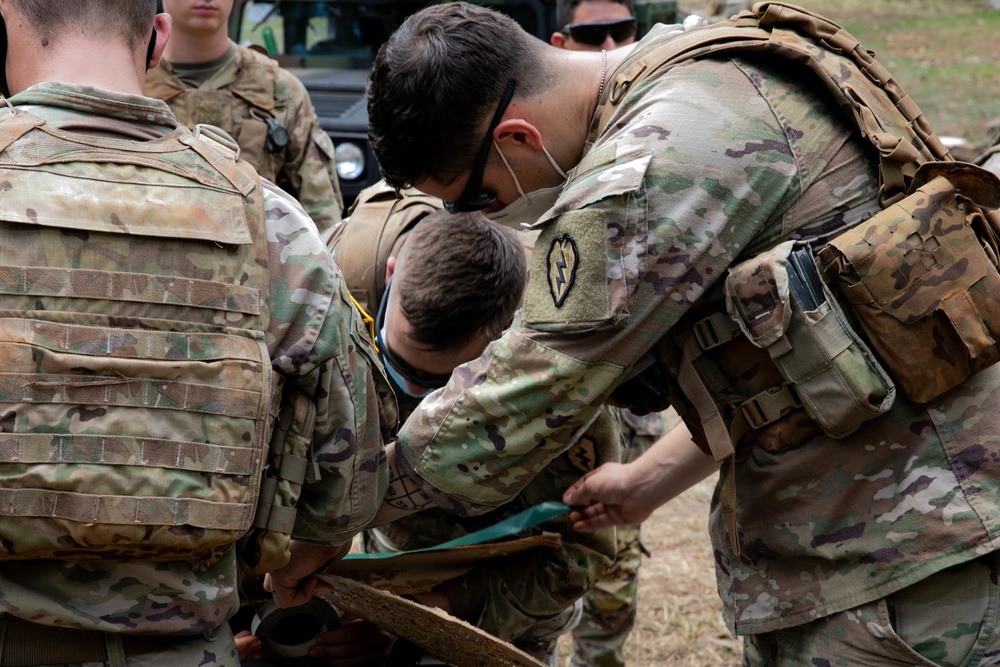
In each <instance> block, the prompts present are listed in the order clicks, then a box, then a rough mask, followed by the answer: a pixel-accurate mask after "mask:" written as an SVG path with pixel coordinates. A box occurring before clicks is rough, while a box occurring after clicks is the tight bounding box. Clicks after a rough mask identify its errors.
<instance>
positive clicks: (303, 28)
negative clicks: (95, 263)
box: [229, 0, 749, 206]
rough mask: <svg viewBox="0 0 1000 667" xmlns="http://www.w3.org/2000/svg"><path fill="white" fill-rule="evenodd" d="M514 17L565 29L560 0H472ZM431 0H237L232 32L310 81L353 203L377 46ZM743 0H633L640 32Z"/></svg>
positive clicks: (725, 10)
mask: <svg viewBox="0 0 1000 667" xmlns="http://www.w3.org/2000/svg"><path fill="white" fill-rule="evenodd" d="M472 1H474V2H477V3H478V4H482V5H486V6H489V7H493V8H495V9H497V10H499V11H501V12H504V13H505V14H507V15H509V16H511V17H512V18H513V19H514V20H516V21H517V22H518V23H520V24H521V26H522V27H524V29H525V30H527V31H528V32H530V33H531V34H533V35H535V36H536V37H538V38H539V39H541V40H544V41H546V42H548V41H549V37H550V35H551V34H552V33H553V32H555V31H557V30H559V29H560V27H561V26H557V25H556V3H555V0H472ZM427 4H428V2H427V0H419V1H417V2H412V1H408V0H402V1H390V0H337V1H334V2H329V1H320V0H267V1H262V0H237V2H236V6H235V8H234V11H233V14H232V17H231V19H230V25H229V34H230V36H231V37H232V38H233V40H234V41H236V42H238V43H240V44H244V45H252V44H253V45H257V46H258V47H259V48H261V49H263V50H265V51H266V52H267V53H268V54H270V55H271V56H272V57H273V58H275V60H277V61H278V63H279V64H280V65H281V66H282V67H285V68H286V69H289V70H291V71H292V72H293V73H294V74H295V75H296V76H298V77H299V78H300V79H301V80H302V82H303V83H304V84H305V86H306V89H307V90H308V91H309V96H310V98H311V99H312V103H313V106H314V107H315V108H316V114H317V115H318V116H319V120H320V124H321V125H322V127H323V129H324V130H326V132H327V133H328V134H329V135H330V137H331V138H332V139H333V144H334V146H335V147H336V158H337V173H338V176H339V177H340V183H341V187H342V189H343V192H344V198H345V200H346V203H347V205H348V206H349V205H350V204H351V202H353V201H354V198H355V197H356V196H357V195H358V193H359V192H360V191H361V190H363V189H364V188H366V187H368V186H369V185H371V184H372V183H374V182H375V181H377V180H378V179H379V177H380V176H379V172H378V166H377V165H376V164H375V158H374V156H373V155H372V152H371V148H370V147H369V145H368V110H367V107H366V99H365V84H366V82H367V79H368V72H369V70H370V68H371V65H372V61H373V60H374V58H375V54H376V53H377V52H378V49H379V47H380V46H381V45H382V43H383V42H385V41H386V40H387V39H388V38H389V35H390V34H392V31H393V30H395V29H396V28H397V27H398V26H399V25H400V24H401V23H402V22H403V21H404V20H405V19H406V17H408V16H410V15H411V14H413V13H414V12H417V11H419V10H420V9H421V8H422V7H424V6H425V5H427ZM748 4H749V3H748V2H745V1H742V0H700V1H699V0H690V1H689V2H685V1H684V0H681V2H680V8H678V1H677V0H635V11H636V17H637V18H638V20H639V34H640V35H642V34H643V33H644V32H645V30H647V29H648V28H649V26H651V25H653V24H655V23H675V22H679V21H681V20H683V18H684V17H685V16H687V15H688V14H691V13H697V14H699V15H701V16H707V17H726V16H729V15H731V14H734V13H736V12H738V11H739V10H740V9H742V8H744V7H745V6H747V5H748Z"/></svg>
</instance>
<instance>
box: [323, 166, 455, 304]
mask: <svg viewBox="0 0 1000 667" xmlns="http://www.w3.org/2000/svg"><path fill="white" fill-rule="evenodd" d="M441 208H443V204H442V203H441V200H440V199H437V198H436V197H430V196H428V195H425V194H423V193H421V192H419V191H417V190H413V189H409V190H404V191H402V192H396V190H395V189H394V188H392V187H390V186H389V185H387V184H386V183H385V182H384V181H380V182H379V183H376V184H375V185H373V186H372V187H370V188H367V189H366V190H365V191H364V192H362V193H361V195H359V197H358V199H357V201H356V202H355V204H354V206H353V207H352V209H351V215H350V217H348V218H347V219H346V220H345V221H344V222H343V223H342V225H340V226H339V227H338V228H337V229H336V230H335V232H334V234H333V236H332V238H331V239H330V242H329V244H330V248H331V250H332V251H333V258H334V260H335V261H336V262H337V266H339V267H340V270H341V272H342V273H343V274H344V281H345V282H346V283H347V289H348V290H350V292H351V294H352V295H353V296H354V298H355V299H357V300H358V302H359V303H360V304H361V305H362V307H363V308H364V309H365V310H366V311H368V312H370V313H371V312H374V310H373V309H375V308H377V307H378V300H379V297H380V296H381V294H382V291H383V290H384V289H385V268H386V264H387V263H388V261H389V256H390V255H391V254H392V252H393V248H395V247H396V242H397V241H398V240H399V238H400V237H401V236H403V235H404V234H406V233H407V232H409V231H410V230H411V229H413V227H414V226H415V225H416V224H417V223H418V222H419V221H420V220H421V219H423V217H424V216H425V215H427V214H428V213H431V212H433V211H436V210H440V209H441Z"/></svg>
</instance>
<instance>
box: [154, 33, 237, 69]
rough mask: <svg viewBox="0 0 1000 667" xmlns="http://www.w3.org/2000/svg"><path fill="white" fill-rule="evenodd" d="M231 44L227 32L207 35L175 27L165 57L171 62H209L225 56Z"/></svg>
mask: <svg viewBox="0 0 1000 667" xmlns="http://www.w3.org/2000/svg"><path fill="white" fill-rule="evenodd" d="M229 44H230V42H229V37H228V35H226V33H225V32H220V33H217V34H215V35H211V36H205V35H203V34H192V33H186V32H181V31H180V30H177V29H176V27H175V29H174V31H173V33H171V35H170V41H169V42H167V48H166V50H165V51H164V53H163V57H164V58H165V59H166V60H167V62H170V63H184V64H197V63H207V62H211V61H213V60H218V59H219V58H221V57H222V56H224V55H225V54H226V51H228V50H229Z"/></svg>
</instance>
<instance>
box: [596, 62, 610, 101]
mask: <svg viewBox="0 0 1000 667" xmlns="http://www.w3.org/2000/svg"><path fill="white" fill-rule="evenodd" d="M601 55H602V56H603V57H604V64H603V65H602V66H601V87H600V88H598V89H597V99H598V101H600V99H601V94H602V93H603V92H604V80H605V79H607V77H608V52H607V50H605V49H601Z"/></svg>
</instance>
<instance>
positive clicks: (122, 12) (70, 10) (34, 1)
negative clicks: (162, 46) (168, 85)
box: [10, 0, 156, 49]
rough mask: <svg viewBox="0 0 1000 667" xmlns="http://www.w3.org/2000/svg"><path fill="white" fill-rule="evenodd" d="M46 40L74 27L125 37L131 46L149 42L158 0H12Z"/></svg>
mask: <svg viewBox="0 0 1000 667" xmlns="http://www.w3.org/2000/svg"><path fill="white" fill-rule="evenodd" d="M10 3H11V4H12V5H13V6H14V8H15V9H16V10H17V11H18V12H20V13H21V14H22V15H23V16H24V18H25V19H27V21H28V22H29V23H30V24H31V26H32V29H33V30H34V31H35V32H37V33H38V35H39V36H41V38H42V39H44V40H49V41H51V40H53V39H55V38H57V37H58V35H59V34H60V33H62V32H64V31H66V30H68V29H70V28H73V29H77V30H82V31H84V32H86V33H88V34H93V35H95V36H101V37H110V38H116V39H123V40H125V43H126V44H128V46H129V48H132V49H137V48H139V46H140V45H141V44H143V43H145V41H146V39H147V37H148V35H149V31H150V29H151V27H152V25H153V18H154V17H155V16H156V0H10Z"/></svg>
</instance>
